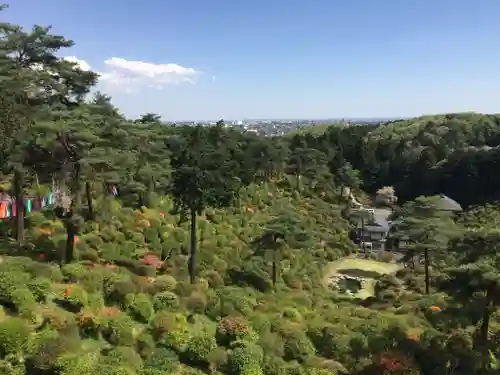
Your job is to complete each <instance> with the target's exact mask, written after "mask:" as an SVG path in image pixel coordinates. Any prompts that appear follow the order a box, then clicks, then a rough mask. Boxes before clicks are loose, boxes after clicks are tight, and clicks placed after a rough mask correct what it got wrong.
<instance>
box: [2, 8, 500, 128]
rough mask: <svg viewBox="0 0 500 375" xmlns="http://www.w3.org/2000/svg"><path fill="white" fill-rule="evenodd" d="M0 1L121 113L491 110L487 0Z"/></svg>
mask: <svg viewBox="0 0 500 375" xmlns="http://www.w3.org/2000/svg"><path fill="white" fill-rule="evenodd" d="M5 1H7V2H8V1H9V0H5ZM10 3H11V4H10V9H9V10H8V11H6V12H4V14H2V16H3V17H5V18H7V20H8V21H9V22H13V23H18V24H21V25H23V26H31V25H33V24H34V23H38V24H41V25H52V26H53V31H54V33H58V34H62V35H64V36H65V37H67V38H70V39H73V40H74V41H75V42H76V45H75V47H74V48H72V49H71V50H69V51H64V55H65V56H74V57H76V58H77V59H80V60H84V61H85V62H86V63H87V64H88V65H89V66H90V67H91V68H92V70H94V71H98V72H102V73H103V75H102V77H103V78H102V79H101V82H100V83H99V85H98V88H99V89H101V90H103V91H105V92H107V93H108V94H110V95H111V96H112V97H113V102H114V103H115V105H117V106H118V107H120V109H121V110H122V111H123V112H125V113H126V114H127V115H129V116H137V115H139V114H141V113H145V112H155V113H160V114H162V115H163V116H164V118H165V119H167V120H182V119H219V118H225V119H244V118H338V117H399V116H414V115H420V114H424V113H437V112H454V111H478V112H500V49H499V48H498V46H499V41H500V22H498V19H499V18H498V17H499V16H500V1H497V0H475V1H470V0H413V1H410V0H406V1H403V0H383V1H376V0H311V1H304V0H252V1H243V0H212V1H206V0H191V1H173V0H142V1H137V0H134V1H132V0H122V1H111V0H100V1H97V0H87V1H85V2H81V1H76V0H43V1H41V0H11V1H10ZM141 62H142V63H141ZM160 64H163V65H160ZM167 64H170V65H167ZM174 64H175V65H174Z"/></svg>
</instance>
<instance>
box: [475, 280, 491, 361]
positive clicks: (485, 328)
mask: <svg viewBox="0 0 500 375" xmlns="http://www.w3.org/2000/svg"><path fill="white" fill-rule="evenodd" d="M492 294H493V290H492V289H491V288H490V289H488V291H487V292H486V303H485V306H484V311H483V319H482V322H481V327H480V328H479V345H480V349H481V352H482V357H483V369H487V368H488V367H489V365H490V357H489V351H488V333H489V330H490V320H491V312H492V311H493V305H494V304H493V298H492Z"/></svg>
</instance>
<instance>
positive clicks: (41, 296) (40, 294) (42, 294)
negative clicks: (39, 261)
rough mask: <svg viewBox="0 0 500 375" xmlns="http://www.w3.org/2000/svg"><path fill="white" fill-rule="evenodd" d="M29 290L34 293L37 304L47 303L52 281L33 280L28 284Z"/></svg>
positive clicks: (43, 279)
mask: <svg viewBox="0 0 500 375" xmlns="http://www.w3.org/2000/svg"><path fill="white" fill-rule="evenodd" d="M28 288H29V290H30V291H31V292H32V293H33V295H34V297H35V299H36V300H37V302H46V301H47V296H48V294H49V293H50V289H51V284H50V280H49V279H46V278H44V277H39V278H36V279H33V280H31V281H30V282H28Z"/></svg>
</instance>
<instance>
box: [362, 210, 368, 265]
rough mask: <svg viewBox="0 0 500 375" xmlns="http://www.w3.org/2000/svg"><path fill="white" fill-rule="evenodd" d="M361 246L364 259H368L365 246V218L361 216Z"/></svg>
mask: <svg viewBox="0 0 500 375" xmlns="http://www.w3.org/2000/svg"><path fill="white" fill-rule="evenodd" d="M361 246H362V248H363V253H364V254H365V258H367V259H368V249H367V248H366V244H365V218H364V217H363V216H361Z"/></svg>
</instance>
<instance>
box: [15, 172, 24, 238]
mask: <svg viewBox="0 0 500 375" xmlns="http://www.w3.org/2000/svg"><path fill="white" fill-rule="evenodd" d="M14 195H15V202H16V241H17V244H18V245H19V246H21V245H22V244H23V242H24V176H23V173H22V171H20V170H16V171H15V172H14Z"/></svg>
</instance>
